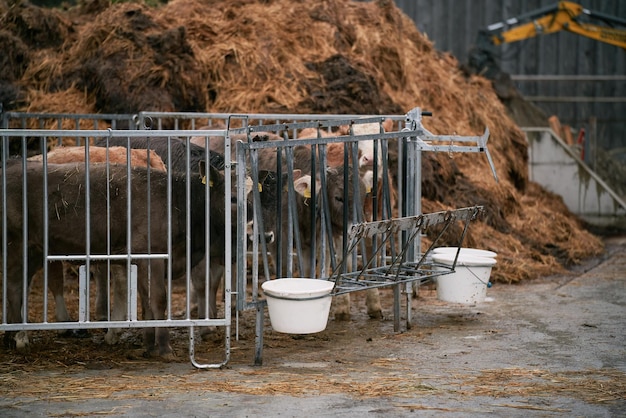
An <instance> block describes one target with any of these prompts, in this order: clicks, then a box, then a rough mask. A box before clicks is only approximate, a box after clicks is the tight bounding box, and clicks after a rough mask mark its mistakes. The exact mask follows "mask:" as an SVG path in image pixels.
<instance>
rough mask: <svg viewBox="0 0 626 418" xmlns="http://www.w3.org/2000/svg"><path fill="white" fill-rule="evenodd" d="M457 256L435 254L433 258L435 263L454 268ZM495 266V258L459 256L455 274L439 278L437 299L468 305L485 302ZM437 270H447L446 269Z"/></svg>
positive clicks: (437, 279) (437, 280)
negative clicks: (492, 269)
mask: <svg viewBox="0 0 626 418" xmlns="http://www.w3.org/2000/svg"><path fill="white" fill-rule="evenodd" d="M455 255H456V253H450V254H445V253H441V254H433V257H432V258H433V261H434V262H435V263H439V264H443V265H445V266H452V265H453V264H454V257H455ZM495 264H496V259H495V258H494V257H477V256H471V255H459V257H458V259H457V262H456V267H455V271H454V273H450V274H444V275H441V276H437V278H436V282H437V299H439V300H442V301H446V302H453V303H464V304H468V305H473V304H476V303H480V302H483V301H484V300H485V297H486V296H487V285H488V283H489V277H490V276H491V268H492V267H493V266H494V265H495ZM436 269H438V270H447V268H445V267H436Z"/></svg>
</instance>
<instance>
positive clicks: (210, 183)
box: [202, 176, 213, 187]
mask: <svg viewBox="0 0 626 418" xmlns="http://www.w3.org/2000/svg"><path fill="white" fill-rule="evenodd" d="M202 184H206V176H202ZM209 187H213V180H211V181H210V182H209Z"/></svg>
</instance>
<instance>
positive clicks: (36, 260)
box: [4, 239, 43, 350]
mask: <svg viewBox="0 0 626 418" xmlns="http://www.w3.org/2000/svg"><path fill="white" fill-rule="evenodd" d="M8 248H9V251H8V252H9V253H11V250H15V252H14V253H13V255H12V256H11V257H7V294H6V301H7V323H9V324H14V323H19V322H22V309H23V305H22V294H23V288H24V287H23V282H24V281H23V277H22V271H23V270H22V269H23V263H22V261H23V258H22V243H21V242H20V240H19V239H15V240H11V239H9V244H8ZM42 260H43V254H41V253H40V252H36V251H29V253H28V267H27V270H28V271H27V272H26V274H27V277H28V282H27V284H26V286H27V287H30V283H31V281H32V278H33V275H34V274H35V273H36V272H37V270H39V269H40V268H41V267H42ZM25 315H26V317H28V312H26V313H25ZM4 344H5V346H7V347H9V348H16V349H18V350H24V349H26V348H28V345H29V344H30V341H29V339H28V332H27V331H18V332H15V331H7V332H5V333H4Z"/></svg>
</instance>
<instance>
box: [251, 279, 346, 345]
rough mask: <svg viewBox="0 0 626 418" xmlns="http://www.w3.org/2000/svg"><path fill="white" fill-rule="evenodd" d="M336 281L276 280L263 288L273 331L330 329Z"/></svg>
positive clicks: (263, 285)
mask: <svg viewBox="0 0 626 418" xmlns="http://www.w3.org/2000/svg"><path fill="white" fill-rule="evenodd" d="M334 286H335V283H334V282H330V281H327V280H319V279H291V278H286V279H274V280H268V281H266V282H264V283H263V284H262V285H261V288H262V289H263V292H264V293H265V297H266V299H267V309H268V311H269V314H270V322H271V324H272V328H273V329H274V331H277V332H284V333H287V334H312V333H315V332H320V331H323V330H325V329H326V325H327V323H328V314H329V312H330V303H331V300H332V297H331V296H330V292H331V291H332V290H333V287H334Z"/></svg>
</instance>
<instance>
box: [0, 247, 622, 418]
mask: <svg viewBox="0 0 626 418" xmlns="http://www.w3.org/2000/svg"><path fill="white" fill-rule="evenodd" d="M420 299H422V298H420ZM420 299H418V300H417V301H414V309H413V315H414V320H415V325H414V326H413V327H412V328H411V329H410V330H408V331H406V332H403V333H393V332H392V330H391V331H390V327H392V325H391V322H392V321H387V322H385V323H384V324H383V323H380V324H382V325H380V324H379V325H376V327H377V328H376V331H372V328H367V329H366V330H365V331H364V332H363V335H362V338H358V339H356V340H355V341H351V342H350V344H347V343H346V340H344V339H342V336H341V327H346V326H355V327H356V326H357V325H356V324H353V325H350V323H348V325H346V323H340V324H337V323H335V321H331V323H330V324H329V328H332V329H333V330H334V333H329V334H327V335H328V337H325V338H324V339H321V338H315V337H302V338H294V339H292V340H290V341H288V342H287V343H285V342H284V340H273V339H272V338H266V347H265V349H264V364H263V366H261V367H254V366H252V365H251V364H250V363H251V361H247V362H246V361H243V362H242V361H240V360H239V357H237V356H235V357H237V359H238V360H232V361H231V362H230V363H229V367H227V368H225V369H222V370H204V371H203V370H196V369H194V368H193V367H192V366H191V365H190V364H185V363H174V364H159V363H154V362H153V363H147V364H146V365H143V366H141V367H138V366H136V365H135V366H133V365H132V364H131V365H129V366H128V367H125V366H124V365H120V366H119V367H116V368H112V369H109V370H84V369H79V370H74V369H72V368H70V369H67V370H54V371H51V370H40V371H37V372H31V373H26V374H24V373H18V372H16V373H15V375H14V379H11V376H9V378H7V376H5V378H4V379H2V384H0V416H2V417H24V416H93V415H101V416H138V417H152V416H162V417H170V416H171V417H181V416H189V417H190V416H198V417H209V416H211V417H215V416H236V417H246V416H281V417H295V416H340V417H360V416H363V415H365V414H366V415H367V416H370V417H378V416H381V417H382V416H385V417H386V416H399V417H403V416H416V415H417V416H438V417H439V416H445V417H448V416H449V417H457V416H458V417H468V416H469V417H479V416H480V417H482V416H485V415H492V416H506V417H527V416H533V417H534V416H537V417H552V416H563V417H572V416H581V417H617V416H626V412H625V411H626V238H613V239H610V240H608V241H607V251H606V254H605V255H604V256H603V258H602V259H599V260H595V262H594V263H593V264H588V265H587V266H586V267H585V268H579V269H578V271H573V272H571V273H570V274H568V275H565V276H560V277H552V278H546V279H545V280H538V281H535V282H533V283H529V284H523V285H496V286H494V287H493V288H491V289H489V291H488V301H486V302H484V303H480V304H478V305H476V306H470V307H468V306H462V305H455V304H446V303H443V302H439V301H436V300H433V295H432V294H431V295H428V294H426V295H425V296H423V300H420ZM381 330H382V331H381ZM287 344H288V345H293V346H291V347H288V348H289V350H286V347H285V345H287ZM294 347H295V349H294ZM235 350H236V347H235ZM250 360H251V359H250ZM242 363H243V364H242ZM41 382H46V384H45V385H42V383H41ZM34 384H37V387H39V386H42V387H45V388H46V389H45V390H43V391H39V392H37V391H33V390H32V388H30V389H31V390H29V387H30V386H31V385H34ZM104 387H106V390H103V388H104Z"/></svg>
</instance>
